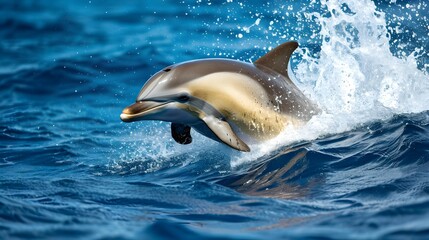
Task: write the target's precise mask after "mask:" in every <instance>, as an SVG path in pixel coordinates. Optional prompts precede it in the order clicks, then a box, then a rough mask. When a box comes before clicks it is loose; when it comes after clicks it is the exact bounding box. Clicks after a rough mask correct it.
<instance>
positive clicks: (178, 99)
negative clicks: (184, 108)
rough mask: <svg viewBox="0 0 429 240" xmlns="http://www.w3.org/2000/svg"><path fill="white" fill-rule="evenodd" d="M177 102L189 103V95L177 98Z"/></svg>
mask: <svg viewBox="0 0 429 240" xmlns="http://www.w3.org/2000/svg"><path fill="white" fill-rule="evenodd" d="M177 101H178V102H182V103H183V102H187V101H189V95H188V94H186V93H184V94H181V95H180V96H179V97H177Z"/></svg>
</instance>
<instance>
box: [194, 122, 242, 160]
mask: <svg viewBox="0 0 429 240" xmlns="http://www.w3.org/2000/svg"><path fill="white" fill-rule="evenodd" d="M202 120H203V121H204V122H205V123H206V125H207V127H208V128H210V130H211V131H212V132H213V133H214V134H215V135H216V136H217V137H218V138H219V139H220V140H221V141H222V142H223V143H225V144H226V145H228V146H230V147H232V148H234V149H237V150H240V151H243V152H250V148H249V146H247V144H246V143H245V142H243V140H241V139H240V138H239V137H238V136H237V135H236V134H235V133H234V131H233V130H232V129H231V126H230V125H229V123H228V122H226V121H223V120H220V119H218V118H215V117H213V116H206V117H204V118H203V119H202Z"/></svg>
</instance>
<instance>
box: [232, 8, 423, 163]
mask: <svg viewBox="0 0 429 240" xmlns="http://www.w3.org/2000/svg"><path fill="white" fill-rule="evenodd" d="M313 4H315V2H313ZM320 4H321V7H322V8H324V9H325V11H322V13H320V12H314V13H308V14H307V17H309V18H310V19H315V20H316V21H317V22H318V24H319V25H320V30H319V32H318V33H317V34H315V35H314V36H316V37H317V38H320V39H321V50H320V54H319V55H318V56H315V54H314V53H312V51H311V50H310V49H308V48H307V49H304V50H302V52H301V53H302V60H301V62H300V63H299V64H298V66H297V68H296V70H295V74H296V77H295V78H296V80H295V82H296V83H297V84H298V85H299V87H300V88H301V89H302V90H303V91H304V92H305V93H306V94H307V95H308V96H310V97H311V98H312V99H313V100H314V101H315V102H317V103H318V105H319V106H320V107H321V108H322V109H323V113H322V114H320V115H318V116H315V117H314V118H313V119H311V120H310V121H309V122H308V124H306V126H304V127H303V128H302V129H295V128H287V129H285V131H284V132H283V133H282V134H280V136H278V137H277V138H276V139H273V140H272V141H270V142H269V143H268V144H264V145H263V146H254V148H255V147H256V149H257V150H256V151H253V152H252V154H251V155H249V154H248V155H246V154H242V155H241V156H238V157H236V158H235V159H234V160H233V161H232V166H233V167H235V166H238V165H240V164H242V163H244V162H248V161H254V160H255V159H257V158H260V157H262V156H265V155H267V154H272V152H273V151H274V150H276V149H279V148H281V147H282V146H285V145H290V144H292V143H293V142H297V141H306V140H313V139H316V138H318V137H321V136H323V135H327V134H335V133H340V132H344V131H348V130H351V129H353V128H355V127H356V126H360V125H361V124H363V123H366V122H371V121H375V120H386V119H388V118H391V117H392V116H394V115H395V114H402V113H416V112H421V111H425V110H428V109H429V105H428V104H427V103H428V102H429V75H428V74H427V73H426V72H425V71H424V70H419V68H418V66H417V61H416V57H417V56H418V55H417V54H416V52H413V53H412V54H410V55H409V56H406V57H404V58H398V57H396V56H395V54H393V53H392V52H391V47H390V44H389V43H390V42H391V39H390V33H389V32H388V30H387V23H386V20H385V14H384V13H383V12H380V11H378V10H377V9H376V6H375V4H374V3H373V2H372V1H370V0H363V1H352V0H339V1H329V0H321V1H320ZM420 54H421V53H420ZM297 81H298V82H297Z"/></svg>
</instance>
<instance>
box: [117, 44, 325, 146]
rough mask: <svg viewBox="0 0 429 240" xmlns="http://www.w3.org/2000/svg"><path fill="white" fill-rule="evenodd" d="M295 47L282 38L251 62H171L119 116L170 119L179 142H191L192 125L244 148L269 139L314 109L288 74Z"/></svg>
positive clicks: (125, 117) (133, 118)
mask: <svg viewBox="0 0 429 240" xmlns="http://www.w3.org/2000/svg"><path fill="white" fill-rule="evenodd" d="M297 47H298V43H297V42H293V41H292V42H286V43H283V44H281V45H279V46H278V47H276V48H274V49H273V50H271V51H270V52H268V53H267V54H266V55H264V56H263V57H261V58H259V59H258V60H257V61H255V62H254V63H246V62H242V61H238V60H231V59H219V58H215V59H201V60H194V61H188V62H183V63H179V64H174V65H171V66H169V67H166V68H164V69H162V70H161V71H159V72H157V73H156V74H155V75H153V76H152V77H151V78H150V79H149V80H148V81H147V82H146V83H145V84H144V86H143V88H142V89H141V91H140V93H139V94H138V96H137V99H136V102H135V103H134V104H132V105H130V106H128V107H126V108H125V109H124V110H123V111H122V114H121V116H120V117H121V119H122V121H124V122H133V121H140V120H161V121H166V122H171V134H172V137H173V138H174V140H175V141H176V142H178V143H180V144H189V143H191V142H192V137H191V129H195V130H196V131H197V132H199V133H201V134H202V135H204V136H206V137H208V138H211V139H213V140H215V141H218V142H221V143H224V144H226V145H228V146H229V147H231V148H234V149H236V150H240V151H245V152H249V151H250V148H249V144H255V143H261V142H263V141H266V140H268V139H272V138H274V137H276V136H278V135H279V134H280V133H281V132H282V131H283V130H284V129H285V128H286V127H287V126H289V125H292V126H300V125H302V124H304V123H305V122H307V121H308V120H309V119H310V118H311V117H312V116H313V115H315V114H317V113H318V112H319V109H318V107H317V106H316V105H315V104H314V103H312V102H311V101H310V100H309V99H308V98H307V97H306V96H305V95H304V94H303V93H302V92H301V91H300V90H299V89H298V88H297V87H296V86H295V84H294V83H293V82H292V81H291V79H290V77H289V74H288V71H289V70H288V64H289V59H290V57H291V55H292V53H293V51H294V50H295V49H296V48H297Z"/></svg>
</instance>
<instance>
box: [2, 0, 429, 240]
mask: <svg viewBox="0 0 429 240" xmlns="http://www.w3.org/2000/svg"><path fill="white" fill-rule="evenodd" d="M1 6H2V7H1V8H0V36H1V41H0V56H1V58H0V89H1V92H0V93H1V98H0V103H1V105H0V111H1V115H2V118H1V120H0V173H1V174H0V238H2V239H16V238H36V239H76V238H80V239H288V238H294V239H299V238H302V239H304V238H309V237H313V238H316V237H317V238H325V239H376V238H383V239H388V238H392V239H404V238H411V239H427V238H428V236H429V111H428V109H429V75H428V71H429V55H428V53H429V52H428V49H429V20H428V17H427V16H428V15H429V7H428V4H427V3H426V1H423V0H420V1H412V2H411V3H409V2H408V1H399V0H396V1H395V0H392V1H390V2H389V1H376V2H373V1H370V0H362V1H354V0H338V1H326V0H314V1H294V2H292V3H290V2H289V1H266V2H263V1H237V0H225V1H167V0H166V1H151V2H150V4H149V3H148V2H147V1H127V0H123V1H113V0H109V1H98V0H92V1H2V3H1ZM289 40H296V41H298V42H299V43H300V48H299V50H298V51H297V53H296V54H294V56H293V62H292V69H293V71H294V73H295V77H294V78H295V79H294V81H295V83H296V84H297V85H298V86H299V87H300V89H302V90H303V92H304V93H305V94H306V95H307V96H309V98H311V99H312V100H313V101H314V102H316V103H317V104H318V105H319V106H320V107H321V109H322V110H323V112H322V113H321V114H320V115H318V116H315V117H314V118H313V119H311V120H310V122H309V123H308V124H306V125H305V126H303V127H302V128H300V129H286V130H285V131H284V133H282V134H281V135H280V136H279V137H277V138H276V139H273V140H272V141H269V142H267V143H266V144H263V145H260V146H252V149H253V151H252V152H251V153H240V152H237V151H235V150H231V149H229V148H228V147H225V146H224V145H221V144H219V143H216V142H214V141H211V140H208V139H207V138H205V137H203V136H201V135H198V134H196V133H195V132H194V133H193V134H194V141H193V143H192V144H191V145H185V146H184V145H178V144H176V143H175V142H174V140H172V139H171V136H170V132H169V131H170V130H169V129H170V127H169V124H167V123H162V122H155V121H154V122H139V123H132V124H125V123H122V122H121V121H120V119H119V114H120V112H121V110H122V108H123V107H125V106H127V105H129V104H130V103H132V102H133V101H134V99H135V97H136V95H137V93H138V92H139V90H140V88H141V86H142V85H143V84H144V82H145V81H146V80H147V79H148V78H149V77H150V76H151V75H152V74H154V73H155V72H157V71H158V70H160V69H161V68H163V67H165V66H167V65H170V64H172V63H178V62H181V61H186V60H192V59H199V58H207V57H222V58H223V57H226V58H232V59H239V60H242V61H247V62H252V61H255V60H257V59H258V57H260V56H261V55H263V54H264V53H266V52H267V51H269V50H270V49H272V48H273V47H275V46H277V45H278V44H280V43H282V42H286V41H289Z"/></svg>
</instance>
